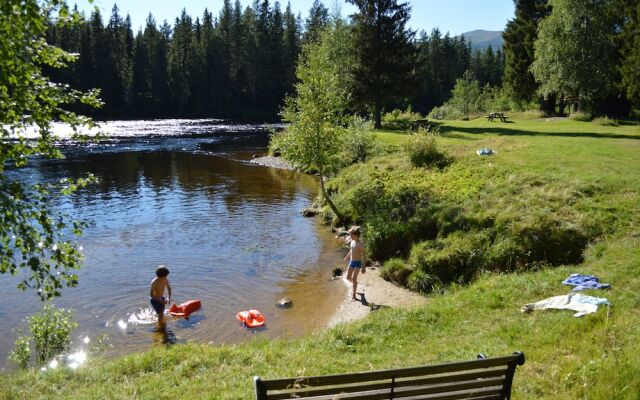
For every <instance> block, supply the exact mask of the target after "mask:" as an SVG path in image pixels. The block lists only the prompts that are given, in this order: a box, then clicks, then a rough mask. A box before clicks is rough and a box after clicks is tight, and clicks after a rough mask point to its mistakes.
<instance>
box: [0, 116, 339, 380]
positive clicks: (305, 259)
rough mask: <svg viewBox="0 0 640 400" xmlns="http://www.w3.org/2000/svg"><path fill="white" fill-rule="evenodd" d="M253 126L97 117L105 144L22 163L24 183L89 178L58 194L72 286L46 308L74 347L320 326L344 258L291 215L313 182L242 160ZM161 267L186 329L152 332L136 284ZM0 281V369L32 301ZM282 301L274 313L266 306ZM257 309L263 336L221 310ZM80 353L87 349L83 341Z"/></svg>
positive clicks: (259, 148) (318, 230) (146, 344)
mask: <svg viewBox="0 0 640 400" xmlns="http://www.w3.org/2000/svg"><path fill="white" fill-rule="evenodd" d="M267 128H268V127H266V126H262V125H240V124H229V123H226V122H224V121H217V120H197V121H189V120H162V121H125V122H122V121H120V122H117V121H116V122H109V123H106V124H104V125H103V130H104V131H105V132H106V133H107V134H108V135H109V137H110V138H109V139H108V140H104V141H102V142H100V143H92V144H89V145H82V146H81V145H77V144H72V143H68V144H65V145H63V151H64V153H65V156H66V158H65V159H63V160H34V161H33V162H31V163H30V164H29V166H28V167H26V168H23V169H21V170H20V171H17V172H16V173H17V174H18V176H19V177H20V179H24V180H25V181H46V182H57V181H59V180H60V179H62V178H64V177H71V178H78V177H82V176H84V175H86V173H88V172H91V173H93V174H95V175H96V176H97V177H98V178H99V179H100V182H99V183H98V184H96V185H93V186H90V187H88V188H85V189H82V190H80V191H79V192H77V193H75V194H73V195H72V196H69V197H65V198H62V199H60V201H59V202H58V203H57V204H56V207H57V208H58V210H60V211H63V212H66V213H68V214H69V215H70V216H71V217H73V218H74V219H85V220H89V221H91V222H92V223H91V225H90V226H89V227H88V228H87V229H86V230H85V232H84V235H83V236H82V237H81V238H80V239H79V241H80V242H81V244H82V246H83V248H84V253H85V267H84V268H83V269H82V270H81V271H79V282H80V283H79V285H78V286H77V287H75V288H65V289H64V290H63V292H62V297H60V298H57V299H55V300H54V301H53V303H54V304H56V305H57V306H60V307H65V308H71V309H73V310H74V311H75V317H74V319H75V320H76V321H77V322H78V323H79V328H78V329H77V330H76V331H75V333H74V335H73V338H74V344H73V346H72V347H74V346H76V347H77V346H81V345H83V346H85V347H86V346H87V345H86V344H84V343H83V342H82V339H84V340H85V341H86V340H87V339H85V338H88V340H89V342H90V343H93V342H95V340H96V338H97V337H98V335H100V334H103V333H106V334H107V335H108V340H107V343H108V344H109V345H110V348H109V349H108V350H107V355H108V356H113V355H121V354H126V353H130V352H132V351H139V350H147V349H150V348H152V347H153V346H156V345H162V344H164V343H167V342H171V343H173V342H178V343H181V342H186V341H194V342H204V343H210V342H211V343H216V344H219V343H236V342H240V341H243V340H249V339H251V338H256V337H269V338H275V337H283V336H288V335H300V334H303V333H306V332H309V331H311V330H314V329H318V328H321V327H322V326H324V325H325V324H326V323H327V321H328V319H329V318H330V316H331V315H332V314H333V312H334V311H335V310H336V308H337V305H338V303H339V302H340V301H341V299H342V298H343V296H344V286H343V285H342V284H341V283H339V282H336V281H331V280H330V279H329V278H330V271H331V270H332V269H333V268H334V267H335V266H336V265H337V264H339V263H340V260H341V259H342V256H343V254H344V251H343V250H342V249H341V248H340V246H339V243H338V241H337V240H336V239H335V237H334V236H333V235H332V234H331V232H330V231H329V230H328V228H327V227H326V226H324V225H323V224H322V223H321V222H320V221H319V220H317V219H313V218H312V219H309V218H303V217H301V216H300V211H301V210H302V209H303V208H305V207H307V206H309V204H310V203H311V202H312V201H313V198H314V197H315V196H316V194H317V189H318V182H317V178H315V177H312V176H308V175H302V174H298V173H295V172H291V171H285V170H277V169H272V168H267V167H262V166H257V165H254V164H249V163H248V162H247V161H248V160H249V159H250V158H251V157H252V156H253V155H255V154H262V153H264V152H265V145H266V143H267V140H268V139H267V138H268V134H267ZM159 264H164V265H167V266H168V268H169V270H170V272H171V273H170V275H169V280H170V282H171V285H172V287H173V299H172V300H175V301H176V302H178V303H180V302H183V301H187V300H190V299H200V300H201V301H202V304H203V308H202V310H201V311H199V312H197V313H196V314H193V315H192V317H191V318H190V319H189V320H188V321H186V320H181V319H172V318H169V319H168V323H167V325H166V328H165V329H159V327H158V326H157V324H156V323H155V321H154V316H153V312H152V311H151V308H150V306H149V302H148V293H149V283H150V281H151V279H152V278H153V277H154V276H155V275H154V272H155V268H156V266H157V265H159ZM17 283H18V278H17V277H10V276H6V275H0V288H1V289H2V290H0V321H1V323H0V366H1V367H2V368H7V366H9V367H10V364H7V361H6V359H7V355H8V354H9V352H10V351H11V350H12V348H13V343H14V341H15V330H16V328H18V327H21V326H22V327H25V326H26V324H25V322H24V318H25V317H27V316H29V315H32V314H33V313H35V312H36V311H37V310H38V309H39V308H40V307H41V306H42V304H41V303H40V301H39V300H38V298H37V296H36V294H35V293H34V292H29V291H27V292H21V291H19V290H18V289H17V288H16V284H17ZM282 297H289V298H291V299H292V300H293V307H291V308H288V309H282V308H279V307H278V306H277V301H278V300H279V299H280V298H282ZM247 309H258V310H260V311H261V312H262V313H263V314H264V315H265V317H266V319H267V323H266V327H264V328H261V329H257V330H249V329H246V328H244V327H242V326H240V324H239V323H238V321H237V320H236V319H235V314H236V313H237V312H238V311H241V310H247ZM89 346H90V345H89Z"/></svg>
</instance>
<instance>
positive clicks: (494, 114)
mask: <svg viewBox="0 0 640 400" xmlns="http://www.w3.org/2000/svg"><path fill="white" fill-rule="evenodd" d="M496 118H499V119H500V121H502V122H507V119H508V118H509V117H507V116H506V115H504V113H501V112H492V113H490V114H489V115H487V121H490V122H491V121H493V120H494V119H496Z"/></svg>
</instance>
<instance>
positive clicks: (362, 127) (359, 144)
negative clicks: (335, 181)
mask: <svg viewBox="0 0 640 400" xmlns="http://www.w3.org/2000/svg"><path fill="white" fill-rule="evenodd" d="M371 129H372V124H371V123H370V122H368V121H365V120H364V119H363V118H359V117H356V118H354V119H353V121H352V122H351V125H350V127H349V129H348V130H347V135H346V137H345V141H344V145H345V157H344V159H345V164H346V165H351V164H354V163H357V162H365V161H367V159H368V158H369V156H370V155H371V154H372V152H373V149H374V145H375V138H374V136H373V134H372V133H371ZM346 165H345V166H346Z"/></svg>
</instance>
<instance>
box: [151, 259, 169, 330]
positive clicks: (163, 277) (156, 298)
mask: <svg viewBox="0 0 640 400" xmlns="http://www.w3.org/2000/svg"><path fill="white" fill-rule="evenodd" d="M167 276H169V270H168V269H167V267H165V266H164V265H159V266H158V268H156V278H154V279H153V280H152V281H151V289H150V290H149V301H150V302H151V306H152V307H153V309H154V310H156V313H158V320H162V317H163V316H164V306H165V304H169V301H171V285H170V284H169V279H168V278H167ZM165 288H166V289H167V293H168V294H169V298H168V299H167V298H165V297H164V289H165Z"/></svg>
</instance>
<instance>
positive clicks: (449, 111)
mask: <svg viewBox="0 0 640 400" xmlns="http://www.w3.org/2000/svg"><path fill="white" fill-rule="evenodd" d="M463 116H464V115H463V114H462V112H461V111H460V110H458V109H457V108H456V107H454V106H452V105H450V104H448V103H444V104H443V105H441V106H440V107H434V108H433V109H432V110H431V112H430V113H429V119H461V118H462V117H463Z"/></svg>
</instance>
